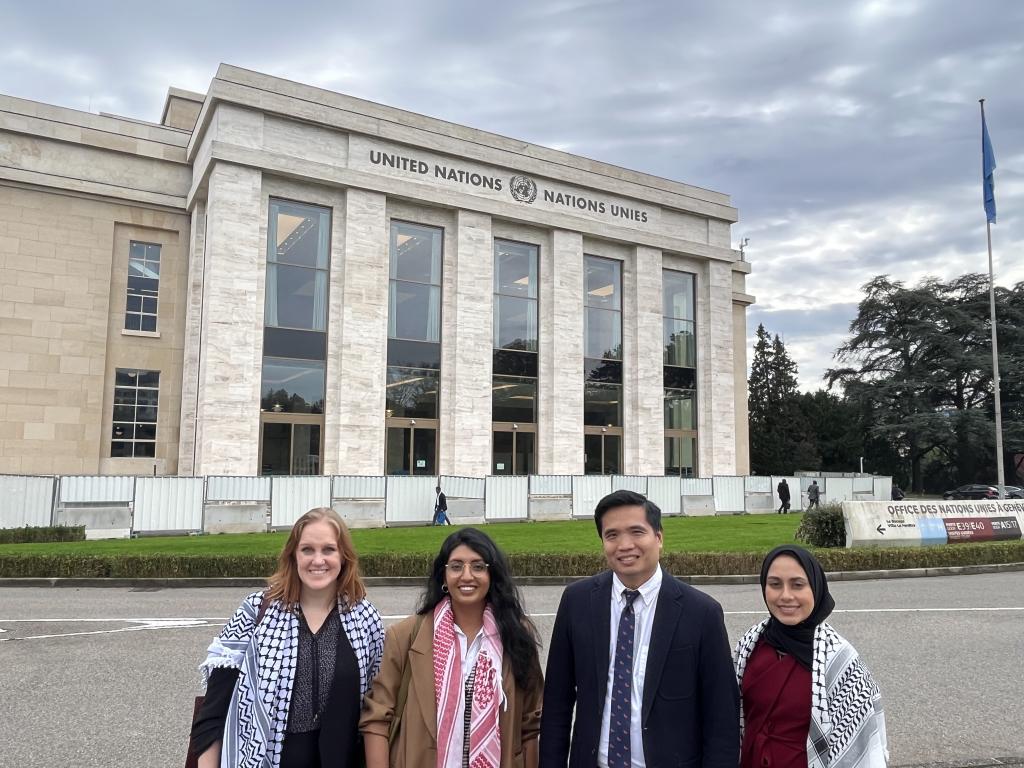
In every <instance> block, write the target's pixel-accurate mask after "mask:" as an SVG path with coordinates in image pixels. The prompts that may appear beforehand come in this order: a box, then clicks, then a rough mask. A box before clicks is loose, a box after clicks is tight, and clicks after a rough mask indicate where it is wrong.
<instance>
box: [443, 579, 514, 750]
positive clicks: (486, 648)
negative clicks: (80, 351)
mask: <svg viewBox="0 0 1024 768" xmlns="http://www.w3.org/2000/svg"><path fill="white" fill-rule="evenodd" d="M483 633H484V635H483V638H482V639H481V646H480V653H479V655H478V656H477V657H476V665H475V666H474V670H475V672H474V684H473V707H472V714H471V717H470V726H469V733H466V734H463V738H464V739H467V740H468V741H469V766H470V768H498V764H499V763H500V762H501V733H500V731H499V730H498V709H499V707H500V706H501V699H502V690H501V654H502V648H501V634H500V633H499V632H498V625H497V623H496V622H495V621H494V612H493V611H492V610H491V606H490V605H487V606H486V607H485V608H484V624H483ZM467 641H468V642H470V643H472V642H473V641H472V640H471V639H469V638H467ZM434 696H435V698H436V700H437V768H449V766H451V765H462V755H461V754H459V755H452V758H453V762H449V751H450V750H451V747H452V739H453V736H454V734H455V733H457V729H460V730H461V729H462V727H463V723H462V721H461V720H460V718H459V711H460V709H461V706H460V704H461V699H462V696H463V685H462V654H461V653H460V652H459V641H458V639H457V638H456V637H455V617H454V614H453V613H452V603H451V598H447V597H446V598H445V599H444V600H442V601H441V602H440V603H438V604H437V607H436V608H435V609H434ZM463 711H464V710H463Z"/></svg>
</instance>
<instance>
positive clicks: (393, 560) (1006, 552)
mask: <svg viewBox="0 0 1024 768" xmlns="http://www.w3.org/2000/svg"><path fill="white" fill-rule="evenodd" d="M816 554H817V556H818V557H819V559H820V560H821V562H822V564H823V565H824V566H825V569H826V570H828V571H870V570H885V569H892V568H935V567H941V566H967V565H984V564H997V563H1020V562H1024V542H1019V541H1018V542H1010V543H1006V542H1004V543H993V544H953V545H946V546H936V547H903V548H894V549H852V550H849V549H819V550H817V552H816ZM763 557H764V553H763V552H730V553H718V552H716V553H700V552H670V553H667V554H665V555H664V556H663V557H662V563H663V564H664V565H665V567H666V569H667V570H668V571H669V572H670V573H672V574H675V575H676V576H698V575H712V576H724V575H736V574H754V573H758V572H759V570H760V568H761V559H762V558H763ZM509 560H510V561H511V566H512V570H513V572H514V573H516V574H517V575H520V576H588V575H590V574H593V573H597V572H598V571H600V570H602V569H603V568H604V567H605V561H604V557H603V556H602V555H601V554H600V552H594V553H592V554H567V555H537V554H511V555H509ZM432 561H433V556H432V555H423V554H408V553H382V554H371V555H366V556H364V557H363V558H362V559H361V561H360V562H361V564H362V570H363V573H364V574H365V575H367V576H412V577H423V576H425V575H426V574H427V573H428V572H429V570H430V565H431V563H432ZM276 564H277V558H276V557H274V556H267V555H161V554H150V555H116V556H112V555H18V554H14V555H0V577H8V578H11V577H14V578H27V577H36V578H71V577H94V578H95V577H99V578H103V577H109V578H180V577H237V578H241V577H254V578H260V577H265V576H267V575H268V574H270V573H271V572H272V571H273V570H274V567H275V566H276Z"/></svg>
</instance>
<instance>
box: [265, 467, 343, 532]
mask: <svg viewBox="0 0 1024 768" xmlns="http://www.w3.org/2000/svg"><path fill="white" fill-rule="evenodd" d="M270 494H271V508H270V526H271V528H290V527H291V526H293V525H294V524H295V521H296V520H298V519H299V518H300V517H302V516H303V515H304V514H306V513H307V512H309V510H311V509H315V508H316V507H329V506H331V478H329V477H274V480H273V483H272V484H271V488H270Z"/></svg>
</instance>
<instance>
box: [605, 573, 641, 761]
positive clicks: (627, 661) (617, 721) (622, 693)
mask: <svg viewBox="0 0 1024 768" xmlns="http://www.w3.org/2000/svg"><path fill="white" fill-rule="evenodd" d="M622 596H623V597H624V598H625V599H626V607H625V608H623V609H622V616H621V617H619V634H618V637H617V638H616V640H615V676H614V678H613V680H612V711H611V715H612V716H611V720H610V722H609V726H608V768H629V766H630V764H631V760H632V756H631V754H630V739H629V735H630V722H631V714H630V709H631V700H632V695H633V631H634V629H635V627H636V614H635V613H634V612H633V601H634V600H636V599H637V598H638V597H639V596H640V593H639V592H637V591H636V590H633V589H624V590H622Z"/></svg>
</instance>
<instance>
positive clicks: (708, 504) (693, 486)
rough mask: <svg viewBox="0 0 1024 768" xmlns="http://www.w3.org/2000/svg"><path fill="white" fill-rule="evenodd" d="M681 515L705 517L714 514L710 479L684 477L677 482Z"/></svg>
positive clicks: (713, 496) (713, 493) (712, 490)
mask: <svg viewBox="0 0 1024 768" xmlns="http://www.w3.org/2000/svg"><path fill="white" fill-rule="evenodd" d="M679 495H680V497H681V501H682V506H683V514H684V515H686V516H687V517H705V516H708V515H714V514H715V488H714V481H712V479H711V478H710V477H684V478H682V479H681V480H680V481H679Z"/></svg>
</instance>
